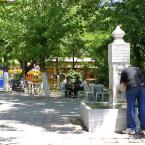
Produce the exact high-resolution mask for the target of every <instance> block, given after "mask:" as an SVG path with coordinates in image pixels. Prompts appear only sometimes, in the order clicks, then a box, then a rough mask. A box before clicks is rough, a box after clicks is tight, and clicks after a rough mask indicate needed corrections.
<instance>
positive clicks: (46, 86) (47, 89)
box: [40, 60, 50, 97]
mask: <svg viewBox="0 0 145 145" xmlns="http://www.w3.org/2000/svg"><path fill="white" fill-rule="evenodd" d="M40 70H41V73H42V83H43V87H44V95H45V96H46V97H50V87H49V84H48V76H47V74H46V69H45V61H44V60H41V62H40Z"/></svg>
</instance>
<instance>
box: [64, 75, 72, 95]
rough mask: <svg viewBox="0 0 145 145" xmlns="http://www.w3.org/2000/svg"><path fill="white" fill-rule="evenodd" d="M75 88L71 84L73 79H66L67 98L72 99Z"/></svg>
mask: <svg viewBox="0 0 145 145" xmlns="http://www.w3.org/2000/svg"><path fill="white" fill-rule="evenodd" d="M72 93H73V86H72V82H71V78H70V77H69V76H67V77H66V83H65V97H72Z"/></svg>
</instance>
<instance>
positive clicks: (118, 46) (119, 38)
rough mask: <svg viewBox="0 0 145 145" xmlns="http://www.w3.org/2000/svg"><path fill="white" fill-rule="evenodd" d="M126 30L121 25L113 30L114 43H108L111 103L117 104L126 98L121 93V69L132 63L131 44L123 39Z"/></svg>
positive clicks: (112, 104)
mask: <svg viewBox="0 0 145 145" xmlns="http://www.w3.org/2000/svg"><path fill="white" fill-rule="evenodd" d="M124 35H125V32H124V31H123V30H121V28H120V26H117V27H116V29H115V30H114V31H113V32H112V37H113V38H114V41H113V43H111V44H109V45H108V63H109V103H110V105H111V106H116V104H118V102H119V101H120V100H122V99H125V97H124V95H122V94H119V93H118V90H119V84H120V74H121V71H122V70H123V69H124V68H125V67H127V66H128V65H130V44H129V43H126V42H125V41H124V40H123V37H124Z"/></svg>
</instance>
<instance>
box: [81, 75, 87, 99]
mask: <svg viewBox="0 0 145 145" xmlns="http://www.w3.org/2000/svg"><path fill="white" fill-rule="evenodd" d="M81 87H83V96H84V97H86V92H87V88H88V84H87V81H86V77H83V79H82V83H81Z"/></svg>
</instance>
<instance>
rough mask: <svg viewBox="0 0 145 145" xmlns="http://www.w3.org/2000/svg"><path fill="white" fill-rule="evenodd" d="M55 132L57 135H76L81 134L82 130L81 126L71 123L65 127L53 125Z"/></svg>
mask: <svg viewBox="0 0 145 145" xmlns="http://www.w3.org/2000/svg"><path fill="white" fill-rule="evenodd" d="M53 131H55V132H57V133H74V134H75V133H81V132H82V128H81V126H80V125H74V124H71V123H68V124H63V125H59V124H55V125H53Z"/></svg>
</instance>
